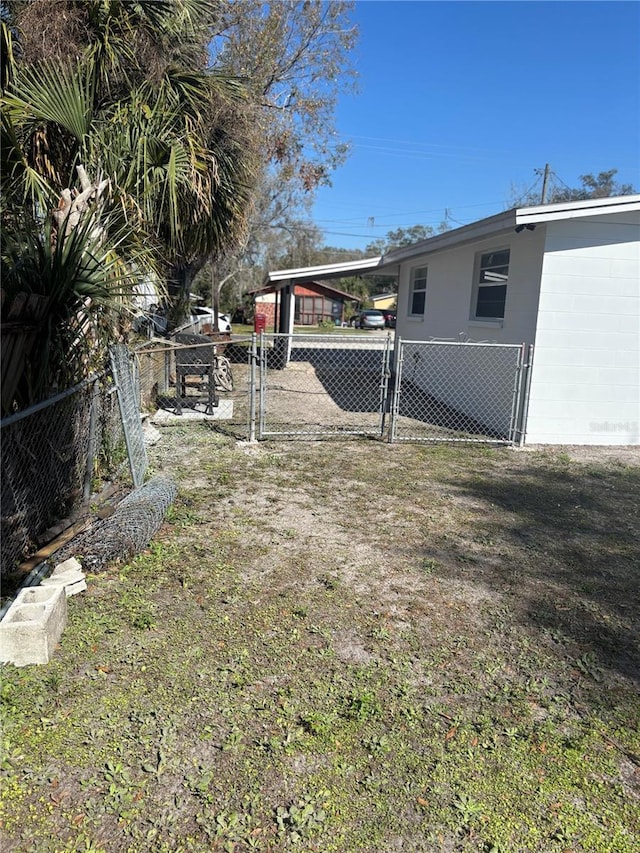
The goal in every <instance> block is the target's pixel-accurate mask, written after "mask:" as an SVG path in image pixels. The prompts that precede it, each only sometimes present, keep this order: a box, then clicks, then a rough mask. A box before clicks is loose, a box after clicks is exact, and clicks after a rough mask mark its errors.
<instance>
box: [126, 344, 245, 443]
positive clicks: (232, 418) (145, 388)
mask: <svg viewBox="0 0 640 853" xmlns="http://www.w3.org/2000/svg"><path fill="white" fill-rule="evenodd" d="M206 341H207V343H208V344H213V349H214V357H213V360H212V367H213V381H214V383H215V400H214V405H213V411H210V412H208V411H207V408H208V389H207V384H208V382H209V381H210V377H209V376H208V375H206V374H207V373H208V372H207V371H204V370H203V371H200V372H201V373H202V375H199V372H198V370H197V369H196V370H195V371H194V372H193V373H191V372H190V371H187V372H185V371H184V370H183V369H181V368H180V367H179V365H177V361H178V362H180V363H182V362H184V361H185V355H184V354H185V353H186V354H187V355H186V361H187V362H188V361H189V360H190V359H189V356H188V354H189V352H190V351H191V350H193V349H197V348H198V347H199V346H200V342H199V339H198V342H196V343H194V344H188V343H184V342H181V341H180V340H179V339H178V340H175V339H172V340H162V341H161V340H157V339H156V340H154V341H150V342H145V343H144V344H141V345H140V346H138V347H137V348H136V350H135V359H136V363H137V365H138V375H139V382H140V395H141V405H142V407H143V408H144V409H146V410H147V411H154V410H159V414H158V413H157V414H156V418H158V419H159V420H160V422H161V423H163V424H164V425H167V424H170V423H173V422H175V417H178V418H182V419H183V420H189V419H191V418H193V417H198V418H200V417H201V418H203V419H205V420H206V421H207V422H208V423H209V422H210V423H211V424H212V426H213V427H214V428H215V429H216V431H218V432H223V433H228V434H229V435H230V436H233V437H235V438H237V439H238V440H246V439H248V438H249V437H250V396H251V393H252V389H253V391H255V384H251V383H252V365H255V345H252V336H250V335H247V336H245V337H240V336H236V337H234V339H233V341H231V339H230V337H229V336H219V338H216V337H211V336H206ZM177 367H178V369H177ZM253 372H255V371H253ZM181 373H182V374H184V375H183V376H180V375H179V374H181ZM178 395H180V397H181V399H180V400H178Z"/></svg>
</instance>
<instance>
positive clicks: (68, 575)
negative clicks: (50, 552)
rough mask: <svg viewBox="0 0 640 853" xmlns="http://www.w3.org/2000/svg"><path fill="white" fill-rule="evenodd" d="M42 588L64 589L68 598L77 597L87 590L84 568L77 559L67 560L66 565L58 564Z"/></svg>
mask: <svg viewBox="0 0 640 853" xmlns="http://www.w3.org/2000/svg"><path fill="white" fill-rule="evenodd" d="M42 586H45V587H50V586H61V587H64V591H65V593H66V596H67V598H69V597H70V596H72V595H77V594H78V593H79V592H82V591H83V590H85V589H86V588H87V584H86V581H85V574H84V572H83V571H82V566H81V565H80V563H79V562H78V561H77V560H76V558H75V557H71V558H70V559H68V560H65V561H64V563H58V565H57V566H56V567H55V569H54V570H53V571H52V572H51V574H50V575H49V577H47V578H44V580H43V581H42Z"/></svg>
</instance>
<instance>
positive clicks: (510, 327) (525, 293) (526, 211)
mask: <svg viewBox="0 0 640 853" xmlns="http://www.w3.org/2000/svg"><path fill="white" fill-rule="evenodd" d="M380 266H384V267H388V268H389V269H394V270H396V272H397V274H398V308H397V312H396V313H397V327H396V334H397V335H399V336H401V337H402V338H403V339H405V340H421V341H422V340H427V341H428V340H434V339H444V340H451V341H465V340H475V341H487V340H489V341H495V342H498V343H510V344H516V343H520V342H525V343H527V344H533V345H534V355H533V369H532V373H531V379H530V391H529V402H528V418H527V422H526V441H527V443H533V444H621V445H625V444H639V443H640V196H638V195H635V196H620V197H617V198H603V199H594V200H589V201H580V202H570V203H563V204H549V205H541V206H539V207H530V208H521V209H515V210H508V211H505V212H504V213H500V214H498V215H497V216H492V217H489V218H487V219H482V220H480V221H478V222H474V223H472V224H471V225H466V226H464V227H462V228H457V229H456V230H454V231H448V232H446V233H444V234H439V235H437V236H435V237H431V238H430V239H428V240H424V241H421V242H420V243H416V244H414V245H412V246H407V247H404V248H402V249H396V250H395V251H393V252H390V253H389V254H388V255H386V256H385V257H384V258H383V260H382V262H381V264H380ZM472 381H473V382H482V381H483V377H482V376H481V375H475V374H474V369H473V366H472V365H469V367H468V373H467V375H466V376H465V382H472ZM487 387H489V383H488V385H487ZM450 394H451V395H452V399H451V400H445V402H448V403H450V404H451V405H455V404H456V399H455V395H456V383H455V382H454V381H452V382H451V385H450Z"/></svg>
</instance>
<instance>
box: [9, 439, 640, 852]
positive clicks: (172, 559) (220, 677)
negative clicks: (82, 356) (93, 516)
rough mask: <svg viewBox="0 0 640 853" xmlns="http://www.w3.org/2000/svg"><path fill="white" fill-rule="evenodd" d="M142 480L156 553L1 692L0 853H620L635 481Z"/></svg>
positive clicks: (595, 461)
mask: <svg viewBox="0 0 640 853" xmlns="http://www.w3.org/2000/svg"><path fill="white" fill-rule="evenodd" d="M153 453H154V457H155V458H154V459H153V465H154V468H155V470H156V471H165V472H171V473H172V474H173V475H174V476H175V477H176V479H177V480H178V483H179V498H178V500H177V502H176V504H175V506H174V507H172V509H171V511H170V513H169V517H168V520H167V523H166V524H165V525H164V527H163V529H162V530H161V531H160V533H159V535H158V536H157V538H156V540H155V542H154V543H153V545H152V547H151V548H149V549H148V551H146V552H145V553H143V554H141V555H140V556H138V557H137V558H136V559H134V560H133V561H132V562H131V563H129V564H127V565H118V566H112V567H111V569H110V570H109V571H108V572H105V573H103V574H100V575H95V576H92V577H90V578H89V590H88V592H86V593H85V594H84V595H83V596H79V597H77V598H74V599H72V600H71V601H70V602H69V605H70V623H69V625H68V627H67V629H66V631H65V634H64V637H63V639H62V643H61V648H60V649H59V650H58V651H57V653H56V655H55V657H54V659H53V660H52V661H51V663H50V664H49V665H48V666H47V667H30V668H24V669H14V668H13V667H11V666H4V667H3V681H2V708H3V737H4V751H3V773H4V781H3V786H2V797H1V805H2V840H3V849H4V850H7V851H9V850H16V851H17V850H19V851H38V853H40V851H42V853H54V851H55V853H57V852H58V851H75V850H78V851H79V850H83V851H95V853H97V851H104V853H111V851H114V853H115V851H132V853H133V851H148V850H153V851H215V850H220V851H233V853H244V851H251V850H258V851H287V850H300V851H305V853H308V852H309V853H310V851H321V853H330V851H340V853H351V851H367V853H391V851H400V850H405V851H411V853H418V851H443V853H444V851H495V853H499V851H514V853H515V851H524V850H526V851H540V853H542V851H545V853H547V851H549V853H554V852H555V851H557V853H560V851H575V853H579V851H584V853H586V851H589V853H605V851H607V853H632V851H634V853H635V851H636V850H637V849H638V848H639V847H640V826H639V821H638V814H639V812H640V809H639V806H640V779H639V776H640V770H639V767H640V736H639V730H638V718H639V705H638V701H637V681H635V680H634V679H636V678H637V675H638V662H639V659H640V655H639V653H638V633H637V629H638V595H637V593H638V563H639V560H638V538H639V536H640V521H639V518H638V513H637V495H638V493H639V492H640V489H639V487H640V468H639V467H638V456H637V455H632V454H631V453H629V454H624V453H620V454H619V456H618V457H617V458H613V457H610V456H605V455H604V454H602V455H601V456H599V455H598V453H597V452H592V453H591V454H590V455H589V456H587V457H584V458H579V459H576V458H574V456H573V455H572V454H571V453H566V452H565V453H555V452H527V453H518V452H514V451H510V450H504V449H491V448H486V447H460V446H455V447H454V446H444V445H443V446H422V447H419V446H406V445H402V446H388V445H378V444H374V443H371V442H361V443H356V442H349V443H336V442H331V443H328V442H327V443H316V444H303V443H287V444H280V445H276V444H271V445H261V446H259V447H252V446H248V445H236V444H235V443H234V442H233V441H231V440H230V439H226V438H224V437H221V436H220V435H218V434H216V433H215V432H212V431H211V430H209V429H207V428H206V427H205V426H202V425H194V426H184V425H181V426H178V427H171V428H166V429H165V430H164V431H163V441H162V443H161V444H160V445H159V446H158V447H157V448H155V449H154V451H153Z"/></svg>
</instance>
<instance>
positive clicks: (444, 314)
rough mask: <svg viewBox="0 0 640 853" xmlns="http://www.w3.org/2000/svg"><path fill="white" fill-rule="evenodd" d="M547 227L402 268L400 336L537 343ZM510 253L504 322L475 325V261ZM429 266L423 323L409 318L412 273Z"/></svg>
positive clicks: (500, 237) (509, 234) (425, 257)
mask: <svg viewBox="0 0 640 853" xmlns="http://www.w3.org/2000/svg"><path fill="white" fill-rule="evenodd" d="M544 242H545V226H544V225H538V226H537V227H536V230H535V231H527V230H525V231H522V232H521V233H520V234H516V233H515V232H514V231H513V229H510V230H509V231H505V232H502V233H501V234H498V235H494V236H493V237H491V238H486V239H483V240H480V241H476V242H473V243H469V244H466V245H462V246H456V247H455V248H452V249H445V250H442V251H439V252H433V253H431V254H429V255H423V256H422V257H416V258H415V259H412V260H411V261H406V262H404V263H403V265H402V268H401V271H400V276H399V282H398V310H397V321H396V323H397V334H399V335H400V336H401V337H402V338H404V339H406V340H430V339H432V338H435V339H445V340H453V341H457V340H470V341H495V342H497V343H503V344H518V343H523V342H526V343H533V338H534V335H535V314H536V310H537V306H538V284H539V281H540V270H541V264H542V252H543V248H544ZM501 248H509V250H510V260H509V284H508V288H507V301H506V305H505V316H504V320H503V321H501V322H496V321H488V320H487V321H473V320H471V319H470V316H471V312H472V304H471V301H472V292H473V283H474V282H473V276H474V265H475V260H476V256H477V255H478V254H479V253H481V252H488V251H491V250H492V249H501ZM423 266H426V267H427V268H428V273H427V295H426V303H425V314H424V317H423V318H419V319H418V318H415V317H409V299H410V296H411V271H412V270H413V269H415V268H416V267H423Z"/></svg>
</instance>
